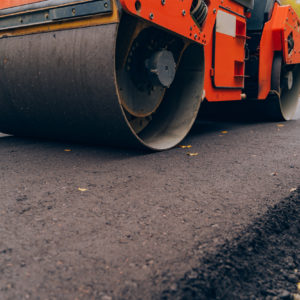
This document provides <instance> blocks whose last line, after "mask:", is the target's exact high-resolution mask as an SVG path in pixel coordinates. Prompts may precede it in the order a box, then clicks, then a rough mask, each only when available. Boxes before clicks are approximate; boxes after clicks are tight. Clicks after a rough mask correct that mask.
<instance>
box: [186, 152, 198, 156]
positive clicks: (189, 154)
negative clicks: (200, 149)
mask: <svg viewBox="0 0 300 300" xmlns="http://www.w3.org/2000/svg"><path fill="white" fill-rule="evenodd" d="M187 155H188V156H197V155H199V153H190V152H189V153H187Z"/></svg>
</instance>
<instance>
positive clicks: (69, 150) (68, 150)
mask: <svg viewBox="0 0 300 300" xmlns="http://www.w3.org/2000/svg"><path fill="white" fill-rule="evenodd" d="M64 151H65V152H71V151H72V150H71V149H65V150H64Z"/></svg>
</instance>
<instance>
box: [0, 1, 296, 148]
mask: <svg viewBox="0 0 300 300" xmlns="http://www.w3.org/2000/svg"><path fill="white" fill-rule="evenodd" d="M0 54H1V55H0V131H1V132H4V133H8V134H14V135H19V136H31V137H46V138H55V139H60V140H74V141H82V142H92V143H99V144H106V145H117V146H126V147H143V148H148V149H152V150H165V149H169V148H172V147H174V146H175V145H176V144H178V143H179V142H181V141H182V139H183V138H184V137H185V136H186V135H187V134H188V132H189V130H190V129H191V127H192V125H193V123H194V121H195V119H196V117H197V114H198V111H199V108H200V105H201V103H202V102H203V101H204V100H205V101H207V102H214V103H216V102H225V101H241V102H244V103H245V104H246V103H251V102H261V103H262V102H263V103H265V104H266V105H265V106H266V114H268V115H270V116H271V117H272V118H273V119H274V120H289V119H291V118H292V116H293V114H294V113H295V111H296V107H297V104H298V95H299V92H300V69H299V62H300V20H299V18H298V16H297V15H296V13H295V11H294V10H293V8H292V7H291V6H282V5H281V4H280V2H279V1H276V0H43V1H42V0H1V1H0Z"/></svg>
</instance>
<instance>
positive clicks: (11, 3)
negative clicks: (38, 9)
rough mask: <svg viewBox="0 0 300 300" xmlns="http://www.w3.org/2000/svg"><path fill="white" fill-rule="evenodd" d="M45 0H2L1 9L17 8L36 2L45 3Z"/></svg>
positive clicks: (0, 0) (0, 2)
mask: <svg viewBox="0 0 300 300" xmlns="http://www.w3.org/2000/svg"><path fill="white" fill-rule="evenodd" d="M43 1H45V0H0V9H5V8H10V7H16V6H21V5H26V4H32V3H36V2H43Z"/></svg>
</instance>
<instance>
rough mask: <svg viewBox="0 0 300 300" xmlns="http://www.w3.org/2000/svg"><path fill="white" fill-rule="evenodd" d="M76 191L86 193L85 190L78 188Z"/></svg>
mask: <svg viewBox="0 0 300 300" xmlns="http://www.w3.org/2000/svg"><path fill="white" fill-rule="evenodd" d="M78 191H80V192H86V191H87V189H83V188H78Z"/></svg>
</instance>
